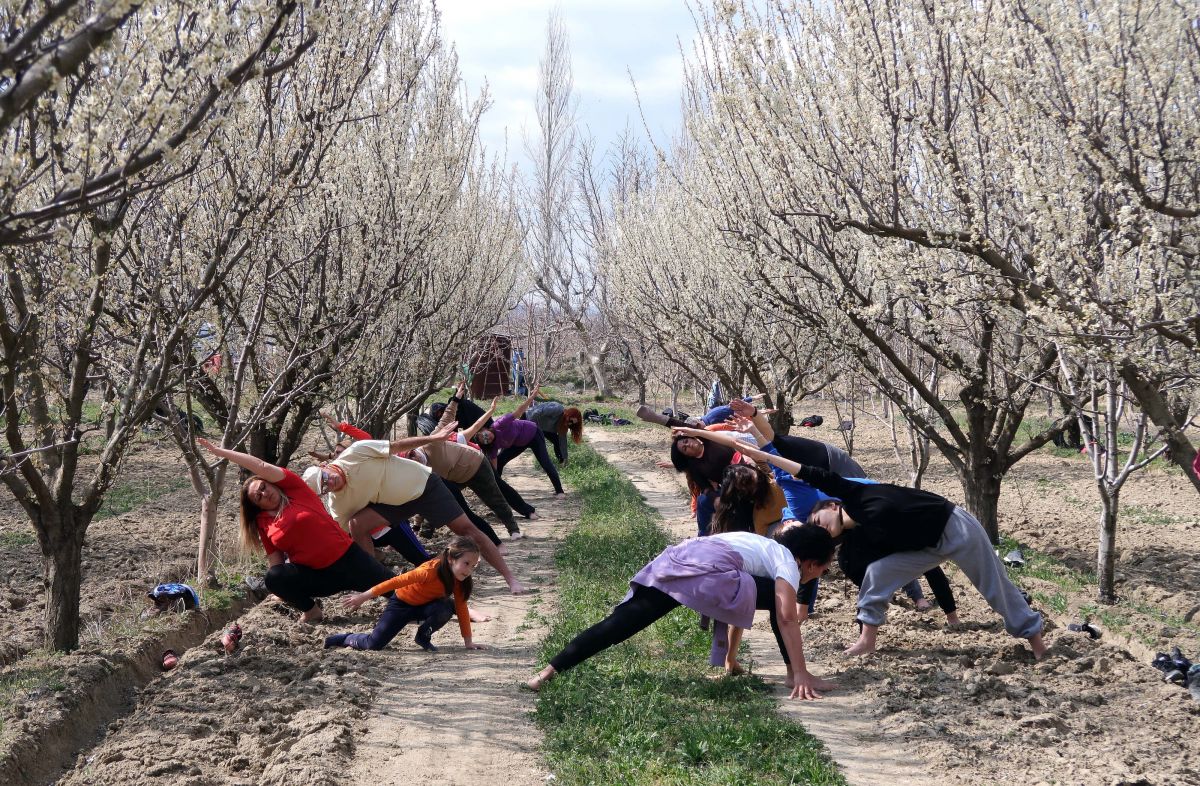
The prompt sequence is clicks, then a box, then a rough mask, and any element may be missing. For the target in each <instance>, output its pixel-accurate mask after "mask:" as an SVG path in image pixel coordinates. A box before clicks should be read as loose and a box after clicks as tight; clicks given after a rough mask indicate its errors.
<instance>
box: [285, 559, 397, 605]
mask: <svg viewBox="0 0 1200 786" xmlns="http://www.w3.org/2000/svg"><path fill="white" fill-rule="evenodd" d="M393 575H394V574H393V573H392V572H391V571H390V570H388V569H387V568H385V567H384V566H383V565H380V564H379V562H377V561H376V560H375V558H374V557H372V556H370V555H368V554H367V552H365V551H363V550H362V549H360V548H359V547H358V544H356V543H351V544H350V548H348V549H346V553H345V554H343V555H342V556H340V557H338V559H337V560H336V561H335V562H334V563H333V564H332V565H330V566H328V567H325V568H319V569H318V568H310V567H308V566H307V565H297V564H295V563H294V562H285V563H283V564H282V565H272V566H271V568H270V570H268V571H267V576H266V579H265V581H266V584H267V589H269V590H270V591H271V592H273V593H274V594H276V595H278V596H279V597H281V598H283V601H284V603H287V604H288V605H289V606H291V607H293V608H297V609H299V610H300V611H308V610H309V609H311V608H312V607H313V606H315V605H316V604H317V602H316V601H315V600H314V598H326V597H329V596H330V595H336V594H338V593H339V592H346V591H347V590H355V591H357V592H364V591H366V590H369V589H371V587H374V586H375V585H376V584H379V583H380V582H383V581H387V580H388V579H390V578H392V576H393Z"/></svg>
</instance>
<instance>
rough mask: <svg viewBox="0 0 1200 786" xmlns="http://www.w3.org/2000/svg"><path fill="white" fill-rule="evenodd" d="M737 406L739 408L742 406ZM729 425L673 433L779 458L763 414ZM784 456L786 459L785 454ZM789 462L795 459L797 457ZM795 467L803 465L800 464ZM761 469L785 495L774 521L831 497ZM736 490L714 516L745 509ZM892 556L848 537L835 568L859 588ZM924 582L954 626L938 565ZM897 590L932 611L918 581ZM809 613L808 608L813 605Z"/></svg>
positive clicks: (804, 513)
mask: <svg viewBox="0 0 1200 786" xmlns="http://www.w3.org/2000/svg"><path fill="white" fill-rule="evenodd" d="M736 403H738V404H741V403H743V402H736ZM746 408H748V409H753V408H752V407H750V405H748V404H747V405H746ZM729 423H730V424H731V425H732V426H733V430H732V431H709V430H705V429H692V428H686V427H680V428H677V429H676V434H677V435H678V436H681V437H683V438H693V439H700V440H704V441H706V442H710V443H715V444H717V445H723V446H725V447H726V448H729V449H732V450H738V449H740V448H741V446H743V445H744V444H745V440H744V439H742V438H741V436H739V435H748V436H750V437H753V439H754V441H755V444H757V445H758V447H759V449H760V450H763V451H765V452H767V453H771V454H774V455H781V454H780V453H779V451H778V450H777V448H776V446H775V445H774V444H772V439H774V438H775V435H774V432H773V431H772V429H771V424H770V423H769V422H768V421H767V419H766V417H765V416H764V415H763V413H762V412H759V411H757V410H755V411H753V416H752V417H747V416H744V415H733V416H732V417H730V418H729ZM805 442H812V443H814V444H815V445H817V446H824V444H825V443H823V442H819V441H817V440H811V439H810V440H805ZM806 450H807V448H806ZM809 454H810V455H813V456H814V458H816V459H818V460H827V459H828V458H829V454H828V452H827V451H825V450H824V447H821V448H820V449H819V450H811V451H809ZM784 458H790V457H789V456H785V457H784ZM792 460H793V461H795V459H792ZM846 462H853V459H851V458H850V457H849V456H847V457H846V458H845V459H844V460H843V461H842V464H843V465H845V464H846ZM797 463H800V464H803V463H804V462H797ZM742 466H745V465H742ZM764 466H766V467H770V469H771V470H772V473H773V475H772V476H773V478H774V480H775V483H776V484H778V487H779V490H780V491H781V492H782V493H783V497H784V500H785V501H786V508H785V509H784V510H783V511H782V512H781V513H780V516H779V517H778V518H779V519H782V520H797V521H805V520H807V519H808V515H809V513H810V512H811V511H812V509H813V506H815V505H816V504H817V503H818V502H820V501H821V500H825V499H829V496H828V495H826V494H823V493H821V492H820V491H819V490H817V489H816V488H813V487H812V486H810V485H809V484H807V483H805V482H804V481H802V480H798V479H797V478H795V477H793V476H792V475H791V474H790V473H788V472H785V471H784V470H782V469H780V468H779V467H776V466H774V465H770V464H767V465H764ZM818 466H821V468H822V469H828V467H826V466H822V465H818ZM853 466H854V467H856V468H857V471H858V472H862V471H863V470H862V467H859V466H858V464H857V463H854V464H853ZM730 471H732V469H727V470H726V473H727V474H728V473H729V472H730ZM739 471H741V472H743V473H744V472H745V470H739ZM839 474H841V473H839ZM849 479H850V480H853V481H855V482H856V483H874V482H875V481H873V480H869V479H867V478H865V477H862V476H858V475H856V476H854V477H852V478H849ZM737 491H738V489H737V488H736V487H735V488H733V489H729V490H726V489H725V486H724V485H722V491H721V497H720V501H719V502H718V503H717V510H718V515H720V512H721V510H722V509H729V508H733V509H735V510H736V509H737V508H739V507H743V508H744V507H745V505H746V502H745V495H744V494H738V493H737ZM731 492H733V493H731ZM758 517H759V514H758V509H756V510H755V518H756V522H755V523H756V531H758V532H759V534H760V535H762V534H764V533H763V532H761V531H759V530H758V527H757V525H758V523H759V522H758ZM714 526H715V525H714ZM723 529H728V527H724V528H723ZM766 534H770V533H766ZM890 553H891V552H890V551H888V550H885V549H880V548H879V547H877V546H874V545H873V544H868V540H867V539H866V538H863V537H861V536H860V537H857V538H847V539H846V541H844V542H843V543H842V544H841V548H840V549H839V550H838V564H839V565H840V566H841V568H842V572H843V573H845V574H846V576H847V577H848V578H850V579H851V580H852V581H854V583H855V585H856V586H861V585H862V579H863V574H864V573H865V572H866V566H867V565H868V564H870V563H871V562H874V561H875V560H877V559H879V558H880V557H883V556H886V555H887V554H890ZM925 578H926V580H927V581H928V582H929V586H930V587H932V588H933V592H934V595H936V596H937V598H938V601H939V603H941V604H942V608H943V610H944V611H945V612H946V618H947V621H948V622H950V623H956V622H958V618H957V616H956V615H955V613H954V612H955V605H954V595H953V592H952V591H951V589H950V582H949V580H948V579H947V578H946V574H945V573H943V572H942V569H941V568H940V567H935V568H933V569H931V570H929V571H926V573H925ZM901 589H903V590H904V593H905V594H906V595H908V597H910V598H912V600H913V602H914V603H915V604H916V607H917V610H918V611H928V610H929V609H931V608H932V607H933V605H932V604H931V603H930V602H929V601H928V600H926V599H925V595H924V593H923V592H922V591H921V585H920V581H919V580H917V579H913V580H912V581H910V582H909V583H907V584H905V585H904V586H903V587H901ZM816 594H817V589H816V587H815V586H814V588H813V591H812V592H811V593H810V595H809V597H810V599H811V601H815V600H816ZM809 610H810V611H811V610H812V609H811V607H810V609H809Z"/></svg>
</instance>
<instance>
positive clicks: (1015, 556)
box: [1004, 549, 1025, 568]
mask: <svg viewBox="0 0 1200 786" xmlns="http://www.w3.org/2000/svg"><path fill="white" fill-rule="evenodd" d="M1004 564H1005V565H1007V566H1008V567H1010V568H1023V567H1025V555H1024V554H1022V553H1021V550H1020V549H1013V550H1012V551H1010V552H1008V553H1007V554H1005V555H1004Z"/></svg>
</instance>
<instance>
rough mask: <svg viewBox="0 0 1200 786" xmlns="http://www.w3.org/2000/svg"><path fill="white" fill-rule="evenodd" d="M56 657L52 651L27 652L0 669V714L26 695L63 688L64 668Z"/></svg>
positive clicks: (31, 696)
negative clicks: (15, 661) (24, 655)
mask: <svg viewBox="0 0 1200 786" xmlns="http://www.w3.org/2000/svg"><path fill="white" fill-rule="evenodd" d="M57 660H58V658H57V655H56V653H51V652H41V653H38V652H31V653H29V655H27V656H26V657H25V658H23V659H22V660H20V661H18V662H17V663H16V664H13V665H10V666H8V667H7V668H5V669H3V670H0V714H7V712H8V710H9V709H10V708H11V707H12V706H13V705H15V704H19V703H21V702H23V701H25V700H27V699H31V698H37V697H38V696H43V695H46V694H48V693H55V692H57V691H60V690H63V689H65V688H66V687H67V685H66V682H65V681H64V672H65V669H64V668H63V666H61V665H60V664H59V663H58V662H57ZM0 728H2V727H0Z"/></svg>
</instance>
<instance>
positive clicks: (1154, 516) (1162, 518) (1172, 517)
mask: <svg viewBox="0 0 1200 786" xmlns="http://www.w3.org/2000/svg"><path fill="white" fill-rule="evenodd" d="M1119 513H1121V514H1123V515H1125V516H1128V517H1129V520H1130V521H1132V522H1133V523H1135V524H1148V525H1149V526H1152V527H1169V526H1172V525H1174V524H1184V523H1186V522H1187V521H1189V520H1190V517H1188V516H1179V515H1176V514H1174V513H1166V512H1164V511H1161V510H1159V509H1157V508H1151V507H1147V506H1145V505H1122V506H1121V508H1120V509H1119Z"/></svg>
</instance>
